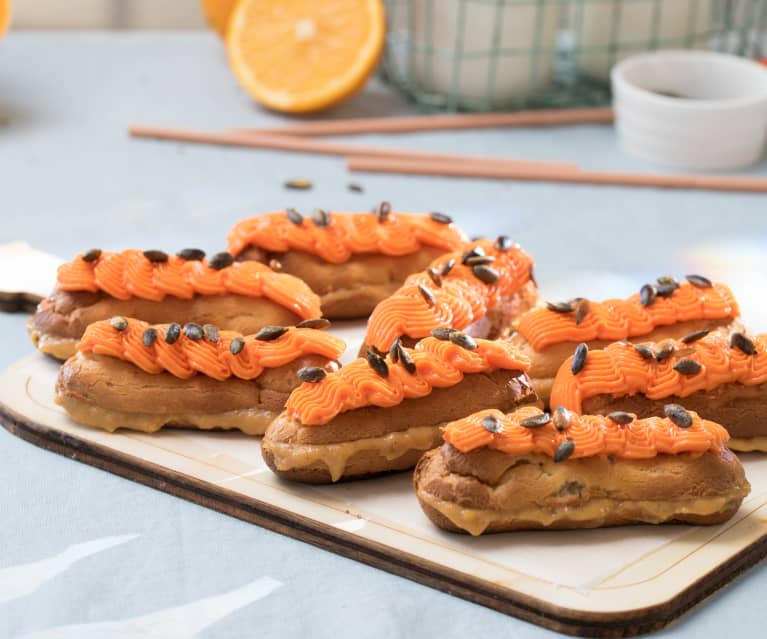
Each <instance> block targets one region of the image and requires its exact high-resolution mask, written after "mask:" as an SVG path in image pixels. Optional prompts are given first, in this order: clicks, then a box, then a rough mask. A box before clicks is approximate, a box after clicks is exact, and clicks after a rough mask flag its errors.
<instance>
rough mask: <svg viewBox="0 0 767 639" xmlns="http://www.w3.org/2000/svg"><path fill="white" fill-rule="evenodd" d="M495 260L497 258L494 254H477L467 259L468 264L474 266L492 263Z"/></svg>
mask: <svg viewBox="0 0 767 639" xmlns="http://www.w3.org/2000/svg"><path fill="white" fill-rule="evenodd" d="M493 262H495V258H494V257H493V256H492V255H475V256H474V257H470V258H469V259H468V260H466V266H474V265H475V264H492V263H493Z"/></svg>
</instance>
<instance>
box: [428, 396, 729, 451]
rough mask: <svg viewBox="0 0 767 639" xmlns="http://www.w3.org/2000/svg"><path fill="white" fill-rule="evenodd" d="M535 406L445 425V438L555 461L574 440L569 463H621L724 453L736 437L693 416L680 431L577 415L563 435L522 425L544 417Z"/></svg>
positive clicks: (662, 420)
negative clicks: (603, 459)
mask: <svg viewBox="0 0 767 639" xmlns="http://www.w3.org/2000/svg"><path fill="white" fill-rule="evenodd" d="M540 412H541V411H540V410H538V409H537V408H535V407H525V408H520V409H519V410H517V411H515V412H514V413H511V414H510V415H504V414H503V413H502V412H501V411H499V410H495V409H492V410H484V411H480V412H479V413H475V414H474V415H470V416H469V417H466V418H464V419H460V420H458V421H455V422H451V423H450V424H448V425H447V426H445V429H444V432H443V437H444V439H445V441H446V442H449V443H450V444H452V445H453V446H454V447H455V448H457V449H458V450H459V451H461V452H462V453H468V452H470V451H472V450H475V449H477V448H482V447H483V446H486V447H488V448H494V449H495V450H499V451H501V452H503V453H506V454H508V455H527V454H530V453H540V454H543V455H547V456H549V457H553V456H554V452H555V451H556V450H557V446H559V445H560V444H561V443H563V442H564V441H566V440H571V441H572V442H573V443H574V444H575V448H574V450H573V452H572V454H571V455H570V457H569V459H578V458H582V457H594V456H596V455H611V456H614V457H618V458H621V459H648V458H650V457H655V456H656V455H678V454H680V453H697V454H700V453H705V452H706V451H709V450H711V451H716V452H720V451H721V450H722V449H723V448H724V445H725V443H726V442H727V440H728V439H729V438H730V436H729V435H728V433H727V431H726V430H725V429H724V428H723V427H722V426H720V425H719V424H717V423H715V422H710V421H707V420H705V419H701V418H700V417H699V416H698V415H697V414H696V413H694V412H690V415H691V416H692V426H690V427H689V428H680V427H679V426H677V425H676V424H674V422H672V421H671V420H670V419H668V418H666V417H649V418H647V419H636V416H635V417H634V421H632V422H629V423H628V424H625V425H619V424H617V423H615V422H614V421H613V420H611V419H610V418H608V417H605V416H602V415H571V418H570V423H569V426H568V427H567V429H566V430H564V431H559V430H557V428H556V427H555V426H554V424H553V423H552V422H551V421H550V422H549V423H548V424H546V425H544V426H540V427H538V428H526V427H525V426H522V425H521V424H520V422H521V421H522V420H524V419H526V418H528V417H532V416H534V415H538V414H540ZM486 417H494V418H495V419H496V420H498V422H499V423H500V425H501V428H502V430H501V432H498V433H495V432H490V431H489V430H487V429H486V428H485V427H484V426H483V425H482V420H483V419H485V418H486Z"/></svg>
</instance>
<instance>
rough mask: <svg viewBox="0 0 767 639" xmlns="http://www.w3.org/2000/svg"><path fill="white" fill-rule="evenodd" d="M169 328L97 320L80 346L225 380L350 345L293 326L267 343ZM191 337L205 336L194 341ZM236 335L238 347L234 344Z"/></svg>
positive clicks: (332, 355) (148, 367)
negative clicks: (171, 330) (173, 331)
mask: <svg viewBox="0 0 767 639" xmlns="http://www.w3.org/2000/svg"><path fill="white" fill-rule="evenodd" d="M115 319H118V320H120V321H119V322H115V321H114V320H115ZM115 325H117V326H120V327H122V326H124V327H125V328H123V329H122V330H120V329H118V328H115ZM171 326H173V325H170V324H155V325H151V324H148V323H146V322H142V321H141V320H137V319H129V318H113V319H112V320H104V321H100V322H95V323H93V324H91V325H89V326H88V328H87V329H86V330H85V334H84V335H83V337H82V339H81V340H80V343H79V345H78V349H79V351H80V352H81V353H85V354H93V355H105V356H108V357H114V358H116V359H121V360H124V361H126V362H130V363H131V364H133V365H134V366H137V367H138V368H140V369H141V370H143V371H145V372H147V373H153V374H157V373H163V372H167V373H170V374H171V375H173V376H175V377H179V378H181V379H188V378H190V377H193V376H194V375H195V374H197V373H200V374H202V375H206V376H208V377H212V378H213V379H217V380H219V381H223V380H225V379H228V378H229V377H238V378H240V379H255V378H256V377H258V376H259V375H260V374H261V373H262V372H263V371H264V369H266V368H277V367H279V366H284V365H286V364H289V363H290V362H293V361H295V360H296V359H299V358H301V357H304V356H307V355H318V356H320V357H325V358H327V359H328V360H330V361H335V360H337V359H338V358H339V357H340V356H341V353H343V351H344V349H345V348H346V344H345V343H344V341H343V340H341V339H339V338H337V337H334V336H333V335H329V334H328V333H326V332H324V331H320V330H316V329H311V328H294V327H289V328H287V329H286V330H285V332H284V333H283V334H282V335H280V336H279V337H277V338H275V339H270V340H268V341H267V340H258V339H255V337H253V336H247V337H246V336H242V335H240V334H239V333H236V332H234V331H217V330H216V331H211V330H210V328H209V327H204V328H203V327H199V326H197V325H194V327H195V330H194V331H191V330H184V328H182V327H180V326H178V325H175V326H174V329H175V333H174V338H173V340H169V339H166V337H165V336H166V335H167V334H168V330H169V328H170V327H171ZM187 326H190V325H187ZM205 329H207V330H205ZM147 331H149V333H148V332H147ZM189 335H195V336H197V335H201V336H200V337H198V339H193V338H192V337H190V336H189ZM147 336H149V339H147ZM235 339H236V340H238V347H239V349H238V348H232V341H233V340H235ZM174 340H175V341H174ZM240 342H241V343H240Z"/></svg>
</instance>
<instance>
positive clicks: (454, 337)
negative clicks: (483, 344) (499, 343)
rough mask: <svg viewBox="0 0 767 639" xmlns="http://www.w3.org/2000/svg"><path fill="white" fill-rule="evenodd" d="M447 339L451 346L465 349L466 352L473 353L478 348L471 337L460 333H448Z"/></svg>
mask: <svg viewBox="0 0 767 639" xmlns="http://www.w3.org/2000/svg"><path fill="white" fill-rule="evenodd" d="M449 339H450V341H451V342H453V344H455V345H456V346H460V347H461V348H465V349H466V350H467V351H473V350H476V349H477V348H479V347H478V346H477V342H475V341H474V338H473V337H471V336H470V335H467V334H466V333H461V332H460V331H453V332H452V333H450V338H449Z"/></svg>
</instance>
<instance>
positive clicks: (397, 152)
mask: <svg viewBox="0 0 767 639" xmlns="http://www.w3.org/2000/svg"><path fill="white" fill-rule="evenodd" d="M129 133H130V135H132V136H133V137H138V138H153V139H156V140H172V141H175V142H192V143H196V144H215V145H220V146H239V147H250V148H257V149H275V150H279V151H296V152H299V153H319V154H323V155H343V156H348V155H359V156H367V157H378V158H389V159H394V158H400V159H407V160H413V161H426V162H428V161H435V162H457V161H460V162H471V163H473V164H476V165H480V166H484V165H495V164H498V163H501V164H503V166H518V167H519V168H525V169H528V170H530V171H544V170H556V171H563V172H567V171H577V170H578V165H577V164H573V163H570V162H544V161H539V160H521V159H520V160H516V159H505V158H493V157H479V156H466V155H451V154H447V153H427V152H424V151H411V150H408V149H389V148H379V147H367V146H360V145H357V144H349V143H347V142H325V141H323V140H313V139H311V138H302V137H298V136H292V135H277V134H273V133H238V132H232V131H225V132H209V131H193V130H186V129H167V128H158V127H148V126H132V127H131V128H130V129H129Z"/></svg>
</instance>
